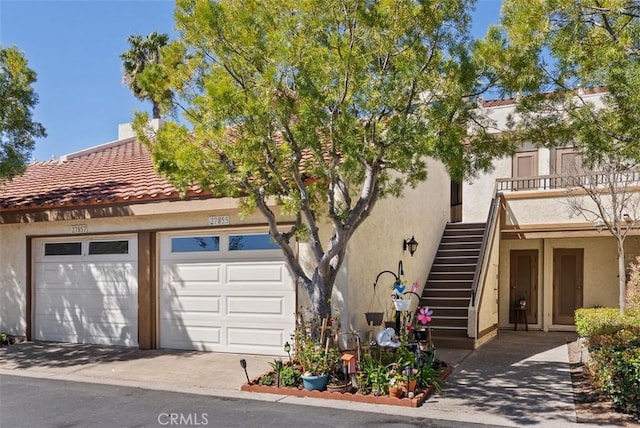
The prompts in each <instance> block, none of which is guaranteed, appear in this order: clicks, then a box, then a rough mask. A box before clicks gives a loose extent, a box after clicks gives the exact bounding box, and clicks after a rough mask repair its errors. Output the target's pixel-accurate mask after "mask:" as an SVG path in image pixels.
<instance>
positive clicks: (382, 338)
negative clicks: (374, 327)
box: [376, 327, 400, 348]
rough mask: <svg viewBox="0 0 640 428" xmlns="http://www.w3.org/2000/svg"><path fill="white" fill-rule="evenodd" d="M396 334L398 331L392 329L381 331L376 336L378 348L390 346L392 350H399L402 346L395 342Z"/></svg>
mask: <svg viewBox="0 0 640 428" xmlns="http://www.w3.org/2000/svg"><path fill="white" fill-rule="evenodd" d="M395 334H396V331H395V330H394V329H392V328H391V327H389V328H385V329H384V330H380V331H379V332H378V334H377V335H376V342H378V346H389V347H392V348H398V347H399V346H400V342H394V341H393V336H394V335H395Z"/></svg>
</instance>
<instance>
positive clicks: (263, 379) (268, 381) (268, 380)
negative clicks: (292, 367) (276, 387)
mask: <svg viewBox="0 0 640 428" xmlns="http://www.w3.org/2000/svg"><path fill="white" fill-rule="evenodd" d="M258 383H260V385H267V386H269V385H272V384H273V378H272V377H271V375H268V374H267V375H264V376H262V377H261V378H260V381H259V382H258Z"/></svg>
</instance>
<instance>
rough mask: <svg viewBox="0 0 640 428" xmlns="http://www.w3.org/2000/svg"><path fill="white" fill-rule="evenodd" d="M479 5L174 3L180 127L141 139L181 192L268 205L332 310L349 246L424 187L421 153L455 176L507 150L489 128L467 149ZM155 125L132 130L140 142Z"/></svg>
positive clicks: (172, 80) (349, 0) (318, 296)
mask: <svg viewBox="0 0 640 428" xmlns="http://www.w3.org/2000/svg"><path fill="white" fill-rule="evenodd" d="M471 5H472V2H471V1H468V0H447V1H437V2H432V1H407V0H404V1H396V0H393V1H391V0H379V1H355V0H325V1H318V0H302V1H296V2H292V1H284V0H275V1H257V0H253V1H251V0H246V1H205V0H179V1H178V2H177V9H176V13H175V19H176V27H177V30H178V31H179V33H180V37H179V39H178V40H176V41H174V42H172V43H171V44H170V45H169V46H168V47H167V48H166V49H164V50H163V51H162V58H163V64H164V72H165V73H164V74H166V79H155V80H154V81H153V84H154V85H155V88H156V92H157V93H158V94H160V93H162V92H165V91H171V92H172V93H173V94H174V95H175V98H174V100H175V102H174V104H173V113H178V112H182V123H181V124H179V123H174V122H167V123H165V124H164V125H163V126H162V127H161V128H160V130H159V131H158V133H157V135H156V136H155V139H153V141H152V140H151V139H147V141H148V142H149V144H150V147H151V148H152V151H153V156H154V160H155V164H156V165H157V167H158V169H159V170H160V171H162V172H163V173H165V174H167V175H168V176H169V177H171V179H172V180H173V182H174V183H176V184H178V185H180V186H181V187H182V188H186V187H187V186H189V185H194V184H197V185H199V186H201V187H203V188H205V189H208V190H210V191H212V192H213V193H214V194H216V195H220V196H229V195H231V196H243V197H244V199H243V200H244V204H245V205H244V206H245V208H246V209H249V210H250V209H254V208H257V209H259V210H260V211H261V212H262V213H263V214H264V215H265V216H266V218H267V220H268V221H269V224H270V227H271V234H272V236H273V237H274V239H275V240H276V241H277V242H278V243H279V244H280V246H281V247H282V248H283V251H284V253H285V255H286V256H287V259H288V261H289V264H290V267H291V268H292V271H293V272H295V273H296V275H297V277H298V280H299V281H300V282H301V283H303V285H305V286H306V287H307V289H308V291H309V293H310V295H311V297H312V301H313V302H314V303H313V304H314V308H315V309H318V308H319V307H320V306H319V305H323V309H322V310H320V309H318V310H320V311H321V312H324V313H326V310H327V306H328V305H327V303H326V300H327V298H328V296H329V295H330V291H331V287H332V286H333V280H334V279H335V273H336V272H337V270H338V269H339V268H340V265H341V263H342V260H343V255H344V252H345V249H346V243H347V241H348V240H349V238H350V237H351V236H352V234H353V233H354V231H355V230H356V228H357V227H358V226H359V225H360V224H361V223H362V222H363V221H364V220H365V219H366V218H367V217H368V215H369V214H370V213H371V211H372V209H373V207H374V205H375V202H376V201H377V200H378V198H379V197H384V196H386V195H394V196H397V195H399V194H400V193H401V192H402V189H403V188H404V187H405V186H407V185H409V186H413V185H415V184H417V183H418V182H420V181H423V180H425V179H426V177H427V171H426V164H425V158H426V157H427V156H432V157H435V158H438V159H441V160H443V161H444V163H445V164H446V165H447V166H448V167H449V169H450V171H451V172H452V174H454V175H455V176H457V177H461V176H463V175H464V174H465V173H467V174H469V173H473V172H474V171H476V170H477V169H478V168H483V167H487V166H488V165H489V163H490V159H491V157H492V156H493V155H495V154H496V153H498V152H500V151H501V150H503V149H504V146H503V145H490V144H487V142H488V141H489V140H490V139H489V138H488V137H487V136H486V135H485V134H484V129H483V126H480V125H481V124H482V121H481V120H480V118H476V119H477V120H476V122H475V125H474V128H475V129H476V130H477V131H478V132H477V133H476V136H475V137H473V138H467V133H468V130H469V126H470V125H469V124H470V119H471V118H472V117H473V116H474V115H475V114H477V113H476V112H475V111H474V110H473V109H474V107H475V106H476V101H477V100H476V98H477V97H478V95H479V94H480V93H481V92H482V90H483V88H481V87H480V84H479V82H480V79H479V73H478V71H477V68H478V67H477V64H475V63H474V61H473V60H472V58H471V55H470V48H471V45H470V39H469V36H468V25H469V14H468V12H469V9H470V7H471ZM162 74H163V73H158V74H157V75H158V76H159V75H162ZM146 121H147V118H146V116H144V115H143V116H139V117H138V118H137V122H136V123H137V129H138V130H139V135H141V136H142V137H143V138H144V134H145V131H144V125H145V123H146ZM270 197H271V198H275V200H276V201H277V202H278V203H279V204H280V205H281V206H282V208H283V210H284V213H285V214H289V215H291V216H292V217H294V218H295V219H296V221H295V225H294V226H293V227H292V228H291V229H290V230H288V231H285V232H283V231H279V230H278V227H277V222H276V220H275V215H274V213H273V212H272V210H271V209H270V208H269V206H268V204H267V200H268V199H269V198H270ZM323 210H324V211H323ZM323 213H324V215H325V216H326V217H327V218H328V220H329V222H330V223H331V224H332V225H333V230H334V234H333V237H332V239H331V241H330V243H329V246H328V248H327V249H325V248H324V247H323V244H322V243H321V242H320V239H319V236H318V226H317V225H316V221H317V220H318V219H319V218H320V217H321V216H322V215H323ZM294 235H297V236H304V237H305V238H306V239H308V240H309V241H310V244H311V248H312V251H313V254H314V255H315V258H316V262H317V266H318V267H317V269H316V271H315V272H314V275H313V278H308V277H307V276H306V275H305V273H304V272H303V270H302V269H301V267H300V266H299V265H298V263H297V261H296V260H295V256H294V252H293V249H292V248H291V247H290V246H289V240H290V238H291V237H292V236H294ZM332 260H333V261H332ZM314 284H315V285H314ZM316 315H322V313H316Z"/></svg>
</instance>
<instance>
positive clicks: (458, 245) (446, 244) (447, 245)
mask: <svg viewBox="0 0 640 428" xmlns="http://www.w3.org/2000/svg"><path fill="white" fill-rule="evenodd" d="M481 246H482V241H477V242H450V241H440V246H439V247H438V252H440V251H462V250H475V251H476V252H478V254H479V253H480V247H481Z"/></svg>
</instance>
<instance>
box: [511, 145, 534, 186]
mask: <svg viewBox="0 0 640 428" xmlns="http://www.w3.org/2000/svg"><path fill="white" fill-rule="evenodd" d="M537 175H538V151H537V150H530V151H522V152H517V153H516V154H515V155H513V166H512V170H511V176H512V177H513V178H515V179H518V180H514V181H513V190H518V189H535V188H537V187H538V185H537V180H536V179H534V178H532V177H536V176H537Z"/></svg>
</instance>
